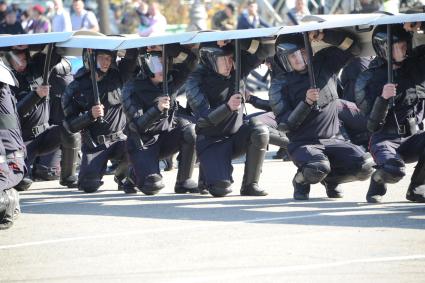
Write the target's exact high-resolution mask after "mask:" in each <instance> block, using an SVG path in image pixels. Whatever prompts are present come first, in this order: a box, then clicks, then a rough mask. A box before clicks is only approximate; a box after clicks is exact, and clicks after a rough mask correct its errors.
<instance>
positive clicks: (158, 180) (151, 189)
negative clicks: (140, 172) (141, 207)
mask: <svg viewBox="0 0 425 283" xmlns="http://www.w3.org/2000/svg"><path fill="white" fill-rule="evenodd" d="M164 187H165V185H164V183H163V182H162V177H161V175H159V174H151V175H149V176H147V177H146V178H145V179H144V181H143V184H142V185H141V186H139V190H140V191H141V192H142V193H144V194H145V195H156V194H157V193H158V192H159V191H160V190H162V189H163V188H164Z"/></svg>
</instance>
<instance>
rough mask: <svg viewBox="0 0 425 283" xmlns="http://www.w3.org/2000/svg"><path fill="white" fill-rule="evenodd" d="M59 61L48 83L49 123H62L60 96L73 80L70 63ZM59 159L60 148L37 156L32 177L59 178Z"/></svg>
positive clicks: (41, 178) (45, 179)
mask: <svg viewBox="0 0 425 283" xmlns="http://www.w3.org/2000/svg"><path fill="white" fill-rule="evenodd" d="M61 63H62V64H61V65H60V67H61V68H62V70H60V71H59V72H52V73H51V74H50V83H51V84H52V87H51V88H50V93H49V109H50V115H49V124H50V125H62V122H63V120H64V114H63V110H62V106H61V98H62V95H63V93H64V91H65V88H66V86H67V85H68V84H70V83H71V82H72V80H73V76H72V73H71V63H70V62H69V61H67V60H63V61H62V62H61ZM60 161H61V149H60V148H58V149H57V150H55V151H53V152H52V153H49V154H47V155H43V156H39V157H37V159H36V160H35V162H34V164H33V169H32V177H33V178H34V179H39V180H44V181H50V180H57V179H59V177H60V171H61V168H60Z"/></svg>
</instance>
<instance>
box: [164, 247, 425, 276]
mask: <svg viewBox="0 0 425 283" xmlns="http://www.w3.org/2000/svg"><path fill="white" fill-rule="evenodd" d="M410 260H425V254H418V255H407V256H389V257H375V258H373V257H371V258H360V259H351V260H344V261H335V262H327V263H315V264H300V265H289V266H272V267H263V268H255V267H253V268H251V267H249V268H244V269H243V270H241V269H238V268H236V269H235V270H234V271H232V272H231V273H226V272H225V271H223V272H219V270H211V271H213V273H212V274H208V276H205V275H203V276H196V277H185V278H181V279H177V280H175V281H171V282H173V283H177V282H185V283H189V282H218V281H220V282H226V281H227V282H228V281H229V279H238V278H249V279H250V280H251V281H255V279H254V278H252V276H262V275H264V276H269V275H276V274H280V273H285V272H296V271H305V270H315V269H323V270H326V268H329V267H339V266H346V265H353V264H364V263H379V262H394V261H410ZM214 274H219V275H214Z"/></svg>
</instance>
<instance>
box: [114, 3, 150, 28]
mask: <svg viewBox="0 0 425 283" xmlns="http://www.w3.org/2000/svg"><path fill="white" fill-rule="evenodd" d="M142 5H144V6H146V11H145V13H147V4H146V3H143V2H142V3H139V2H138V1H126V2H125V3H124V7H123V11H122V16H121V20H120V23H119V30H120V33H124V34H133V33H137V29H138V28H139V26H140V16H139V9H141V8H142V9H143V7H140V6H142Z"/></svg>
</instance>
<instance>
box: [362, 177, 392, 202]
mask: <svg viewBox="0 0 425 283" xmlns="http://www.w3.org/2000/svg"><path fill="white" fill-rule="evenodd" d="M386 193H387V185H386V184H385V183H378V182H377V181H375V180H374V179H373V175H372V178H370V185H369V190H368V191H367V194H366V200H367V202H368V203H381V202H382V197H383V196H384V195H385V194H386Z"/></svg>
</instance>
